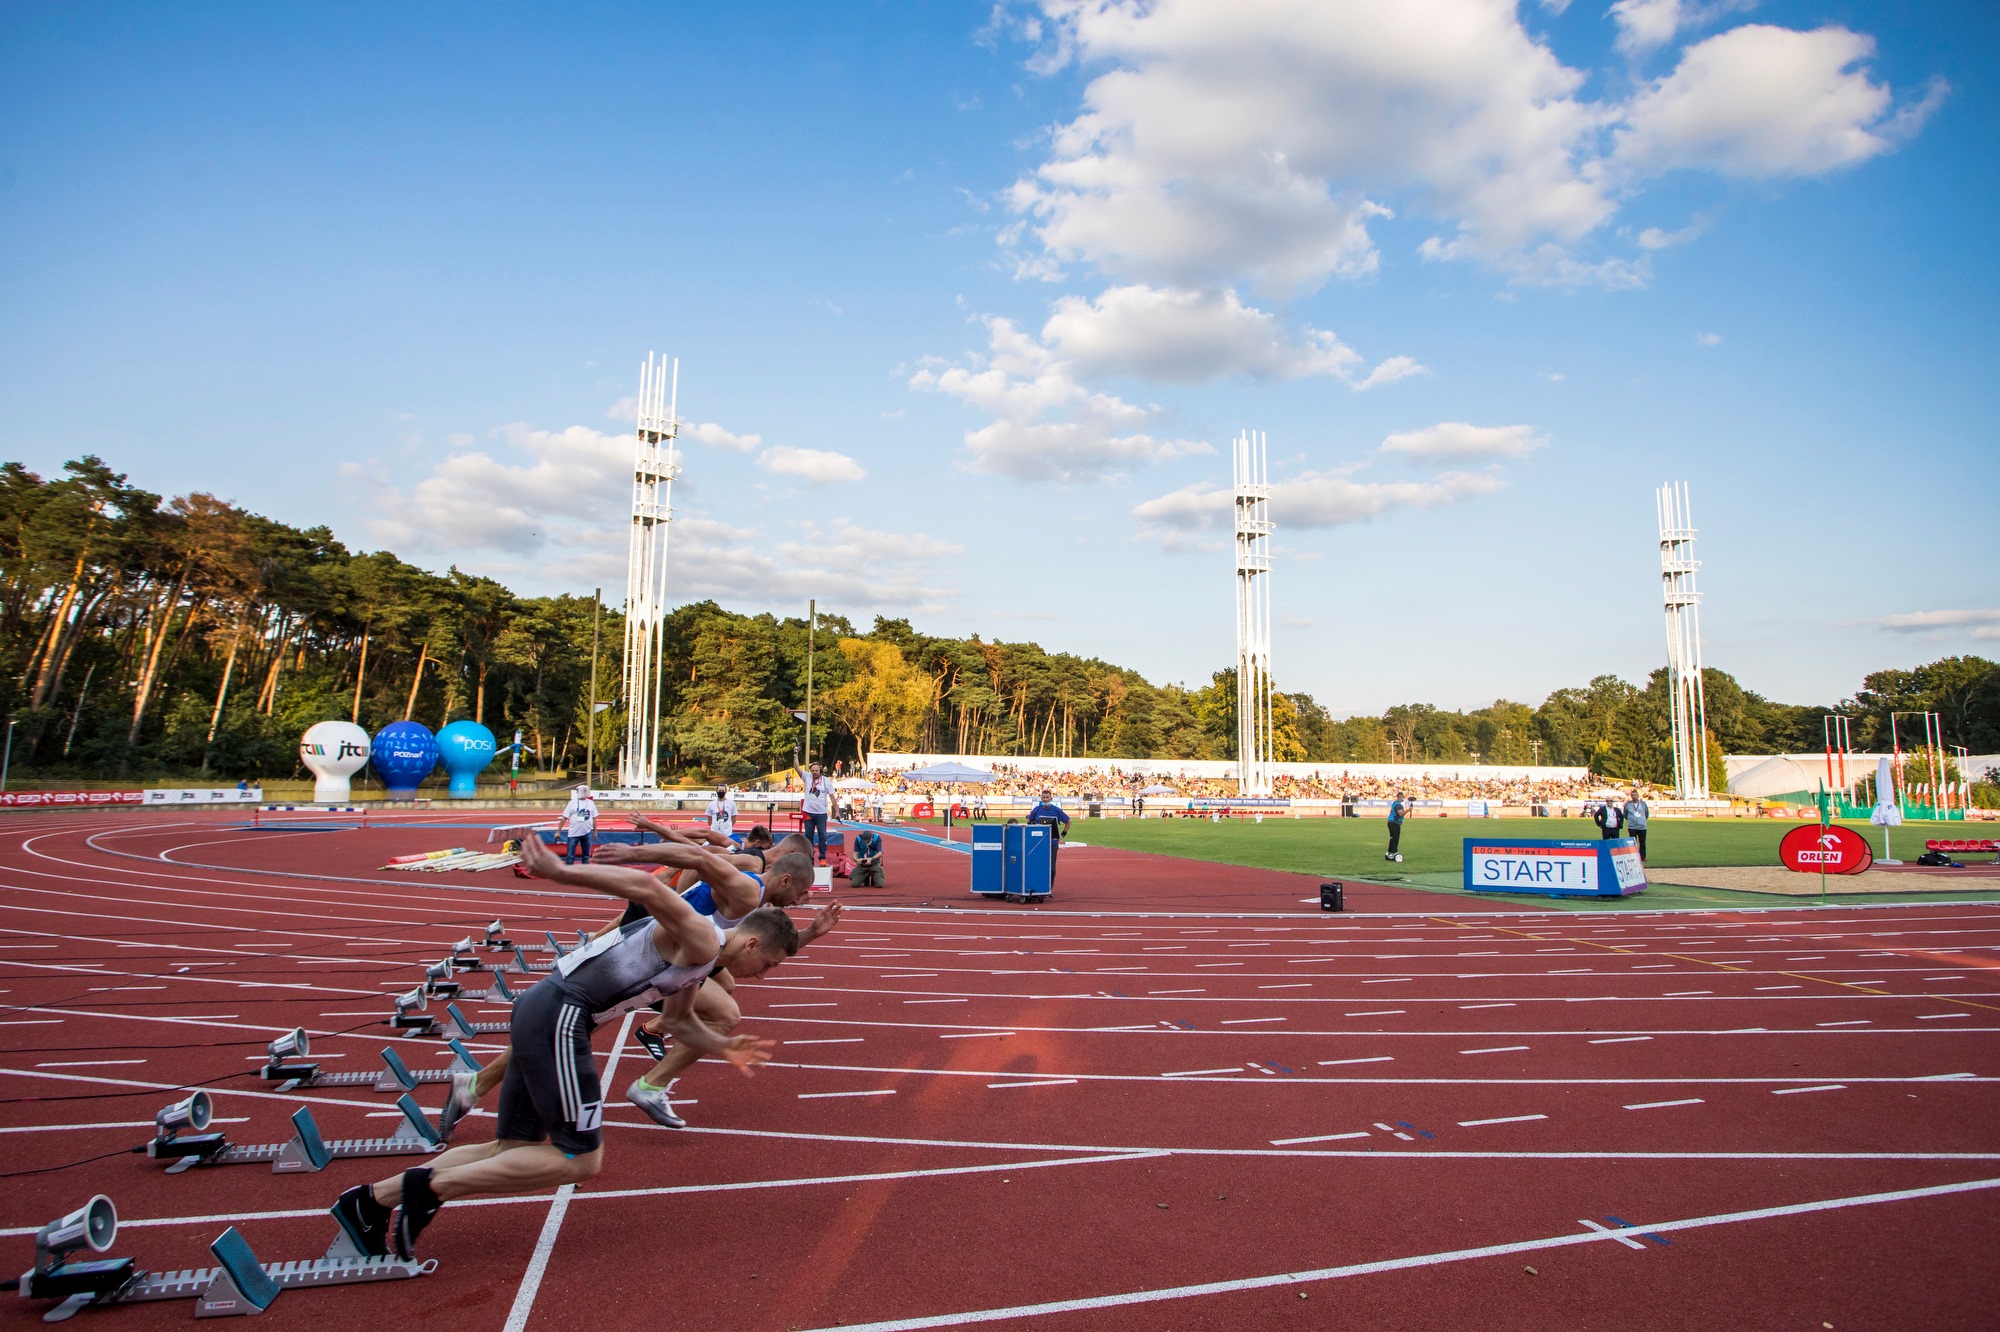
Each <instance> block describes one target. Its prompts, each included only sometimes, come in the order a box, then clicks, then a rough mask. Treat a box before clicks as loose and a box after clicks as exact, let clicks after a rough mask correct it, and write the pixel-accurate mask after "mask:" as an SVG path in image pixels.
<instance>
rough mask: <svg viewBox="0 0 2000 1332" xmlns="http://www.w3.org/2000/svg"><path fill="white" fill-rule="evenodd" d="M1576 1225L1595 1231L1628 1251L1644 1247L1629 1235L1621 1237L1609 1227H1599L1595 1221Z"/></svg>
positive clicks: (1581, 1222) (1582, 1221)
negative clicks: (1615, 1241) (1613, 1240)
mask: <svg viewBox="0 0 2000 1332" xmlns="http://www.w3.org/2000/svg"><path fill="white" fill-rule="evenodd" d="M1577 1224H1578V1225H1580V1226H1587V1227H1589V1228H1590V1229H1591V1230H1594V1231H1597V1232H1598V1233H1599V1234H1601V1235H1604V1236H1606V1237H1608V1238H1610V1239H1615V1240H1617V1241H1618V1242H1619V1243H1620V1244H1622V1245H1624V1246H1625V1247H1626V1248H1628V1249H1640V1250H1643V1249H1644V1248H1645V1247H1646V1246H1645V1245H1643V1244H1641V1243H1639V1241H1638V1240H1635V1239H1633V1238H1632V1237H1631V1236H1630V1235H1621V1234H1619V1233H1618V1232H1617V1231H1615V1230H1613V1229H1612V1228H1611V1227H1610V1226H1606V1225H1600V1224H1599V1223H1598V1222H1596V1221H1584V1220H1578V1221H1577Z"/></svg>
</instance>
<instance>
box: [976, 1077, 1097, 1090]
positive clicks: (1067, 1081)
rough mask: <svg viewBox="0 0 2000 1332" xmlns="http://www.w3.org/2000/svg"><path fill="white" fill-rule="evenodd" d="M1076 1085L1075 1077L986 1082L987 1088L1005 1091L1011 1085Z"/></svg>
mask: <svg viewBox="0 0 2000 1332" xmlns="http://www.w3.org/2000/svg"><path fill="white" fill-rule="evenodd" d="M1075 1085H1076V1079H1075V1078H1043V1079H1042V1080H1041V1081H1039V1082H989V1083H987V1084H986V1086H987V1088H988V1089H989V1090H992V1091H1004V1090H1006V1089H1007V1088H1009V1087H1074V1086H1075Z"/></svg>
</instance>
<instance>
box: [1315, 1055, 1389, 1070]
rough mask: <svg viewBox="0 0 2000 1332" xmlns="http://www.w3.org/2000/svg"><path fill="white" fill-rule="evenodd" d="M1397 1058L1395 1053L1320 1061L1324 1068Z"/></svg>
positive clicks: (1382, 1061)
mask: <svg viewBox="0 0 2000 1332" xmlns="http://www.w3.org/2000/svg"><path fill="white" fill-rule="evenodd" d="M1395 1059H1396V1056H1394V1055H1369V1056H1368V1057H1367V1058H1365V1059H1322V1060H1320V1061H1319V1062H1320V1066H1321V1067H1322V1068H1330V1067H1332V1066H1333V1065H1335V1064H1389V1063H1394V1062H1395Z"/></svg>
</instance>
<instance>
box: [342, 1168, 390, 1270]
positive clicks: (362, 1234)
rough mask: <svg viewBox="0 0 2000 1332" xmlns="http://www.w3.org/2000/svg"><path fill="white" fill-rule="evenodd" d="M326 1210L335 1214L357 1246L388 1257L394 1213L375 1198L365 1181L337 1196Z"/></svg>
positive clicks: (379, 1256) (380, 1256) (372, 1253)
mask: <svg viewBox="0 0 2000 1332" xmlns="http://www.w3.org/2000/svg"><path fill="white" fill-rule="evenodd" d="M327 1210H328V1211H330V1212H332V1213H333V1219H334V1220H335V1221H337V1222H339V1223H340V1229H341V1231H342V1232H343V1233H345V1234H346V1236H347V1238H349V1239H350V1240H353V1241H354V1247H355V1248H357V1249H359V1250H361V1252H363V1253H365V1254H369V1255H371V1256H374V1257H378V1258H382V1257H387V1256H388V1253H389V1217H390V1215H391V1214H390V1211H389V1209H388V1208H386V1207H384V1206H383V1205H382V1204H381V1203H378V1202H376V1201H375V1195H374V1194H373V1193H370V1192H369V1191H368V1186H367V1185H366V1184H356V1185H355V1186H354V1187H353V1188H351V1189H349V1190H348V1191H347V1192H345V1193H343V1194H341V1195H340V1196H339V1197H338V1198H335V1199H334V1200H333V1206H332V1207H330V1208H328V1209H327Z"/></svg>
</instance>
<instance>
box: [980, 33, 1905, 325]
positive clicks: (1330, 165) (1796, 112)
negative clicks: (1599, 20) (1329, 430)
mask: <svg viewBox="0 0 2000 1332" xmlns="http://www.w3.org/2000/svg"><path fill="white" fill-rule="evenodd" d="M1746 3H1747V0H1710V2H1709V3H1695V2H1694V0H1617V3H1616V4H1615V5H1614V6H1613V7H1612V10H1611V17H1612V18H1613V20H1614V22H1616V23H1617V25H1618V41H1619V44H1620V46H1621V47H1622V48H1623V49H1624V50H1625V51H1626V52H1627V53H1628V54H1632V55H1638V54H1643V53H1645V52H1649V51H1652V50H1656V49H1659V48H1660V47H1662V46H1664V45H1666V44H1667V43H1669V42H1670V41H1672V40H1675V39H1676V38H1677V37H1678V36H1679V35H1681V34H1684V33H1685V32H1686V31H1687V30H1688V29H1689V28H1691V27H1693V26H1696V25H1699V24H1703V23H1707V22H1710V21H1712V20H1714V19H1716V18H1717V17H1719V16H1720V15H1723V14H1725V13H1728V12H1730V11H1731V10H1734V9H1740V8H1743V7H1745V5H1746ZM1544 7H1545V8H1553V9H1555V10H1556V11H1557V12H1560V9H1561V8H1562V6H1560V5H1554V6H1551V5H1546V4H1545V6H1544ZM1519 8H1520V7H1519V6H1518V5H1516V4H1513V3H1508V2H1507V0H1398V3H1395V4H1383V3H1381V2H1380V0H1261V2H1260V3H1257V4H1249V5H1235V6H1223V5H1217V4H1213V3H1208V2H1207V0H1040V10H1041V16H1040V17H1032V18H1024V19H1020V20H1016V21H1009V22H1003V23H996V25H995V27H994V30H995V31H1000V30H1007V31H1011V32H1014V33H1016V34H1018V35H1021V36H1025V37H1027V38H1028V39H1029V40H1031V41H1039V42H1040V43H1041V46H1040V48H1039V49H1038V50H1037V51H1036V53H1035V55H1034V57H1033V58H1032V59H1031V60H1030V61H1029V62H1028V67H1029V69H1030V70H1031V71H1033V72H1038V73H1048V72H1052V71H1054V70H1056V69H1059V68H1061V67H1063V66H1066V65H1070V64H1075V65H1077V66H1080V67H1087V68H1090V69H1091V70H1092V72H1093V75H1094V77H1093V78H1092V79H1091V81H1090V82H1089V83H1088V85H1087V86H1086V87H1085V89H1084V92H1083V96H1082V105H1081V106H1080V108H1079V109H1078V113H1077V114H1076V115H1075V116H1074V117H1073V118H1071V119H1069V120H1068V121H1066V122H1064V123H1061V124H1059V125H1057V126H1056V127H1055V128H1054V130H1053V132H1052V134H1051V136H1050V140H1049V151H1048V153H1047V154H1046V156H1045V158H1044V160H1043V161H1042V162H1041V163H1040V164H1039V165H1038V166H1037V167H1036V168H1035V169H1034V170H1033V171H1032V172H1030V173H1028V174H1027V175H1025V176H1023V177H1021V178H1020V179H1019V180H1017V181H1016V182H1015V184H1014V186H1013V188H1012V189H1011V190H1010V191H1009V192H1008V195H1007V199H1008V202H1009V204H1010V205H1011V206H1012V207H1013V209H1014V210H1015V211H1016V213H1017V214H1018V215H1019V216H1020V217H1021V218H1022V219H1023V221H1024V222H1025V223H1026V227H1025V228H1023V227H1021V226H1015V227H1010V228H1007V229H1006V230H1005V231H1004V232H1003V235H1002V244H1003V246H1004V247H1005V250H1006V253H1007V254H1008V256H1009V259H1010V261H1011V262H1012V263H1013V265H1014V267H1015V270H1016V272H1017V273H1018V274H1020V275H1022V276H1024V277H1033V278H1039V279H1043V280H1050V281H1053V280H1058V279H1060V278H1061V276H1062V275H1063V272H1064V268H1065V266H1066V265H1076V264H1083V265H1089V266H1092V267H1094V268H1096V269H1097V270H1099V271H1100V272H1102V273H1104V274H1107V275H1110V276H1112V277H1113V278H1114V279H1115V280H1117V281H1121V282H1128V283H1130V282H1137V283H1142V284H1147V285H1153V286H1168V287H1177V288H1187V289H1212V288H1221V287H1226V286H1231V285H1234V284H1238V283H1243V282H1249V283H1252V284H1255V285H1256V286H1257V287H1259V288H1260V289H1262V290H1265V291H1269V292H1277V293H1297V292H1301V291H1308V290H1311V289H1313V288H1315V287H1317V286H1319V285H1320V284H1322V283H1324V282H1325V281H1326V280H1327V279H1328V278H1330V277H1334V276H1346V277H1356V276H1362V275H1366V274H1368V273H1372V272H1374V271H1376V270H1377V268H1378V267H1379V265H1380V262H1381V256H1380V254H1379V252H1378V249H1377V245H1376V242H1375V239H1374V236H1373V235H1372V231H1373V230H1374V229H1375V228H1376V227H1377V224H1378V223H1380V222H1381V221H1383V220H1385V219H1387V218H1390V217H1391V216H1393V214H1392V213H1391V211H1390V208H1391V206H1392V205H1393V206H1394V208H1395V209H1397V210H1398V211H1415V212H1418V213H1421V214H1424V215H1426V216H1428V217H1432V218H1435V219H1438V220H1440V221H1441V222H1442V223H1443V224H1444V226H1445V228H1446V231H1445V234H1443V235H1440V236H1437V237H1433V238H1432V239H1431V241H1430V242H1429V243H1428V244H1427V245H1426V247H1425V249H1424V250H1423V254H1424V256H1425V257H1426V258H1431V259H1463V258H1474V259H1479V260H1481V261H1485V262H1490V263H1494V264H1497V265H1498V266H1499V267H1500V268H1501V269H1502V271H1504V272H1506V273H1508V274H1509V275H1510V277H1511V278H1512V279H1513V280H1514V281H1515V282H1516V283H1519V284H1523V285H1534V284H1549V285H1566V286H1575V285H1584V284H1597V285H1604V286H1608V287H1613V288H1617V287H1632V286H1638V285H1642V284H1643V283H1644V282H1645V281H1646V280H1647V275H1648V274H1647V269H1646V267H1645V265H1644V262H1643V259H1640V260H1637V261H1635V260H1633V259H1630V258H1625V257H1620V256H1615V255H1614V256H1610V257H1602V256H1597V257H1593V256H1588V255H1582V254H1578V253H1573V251H1575V250H1577V249H1578V248H1579V247H1580V246H1581V245H1582V244H1583V243H1584V242H1586V240H1587V239H1589V238H1591V237H1592V236H1593V235H1594V234H1595V233H1597V232H1598V231H1599V230H1600V228H1602V227H1603V226H1604V225H1605V224H1606V223H1607V222H1608V221H1610V220H1611V219H1612V218H1613V216H1614V215H1615V214H1616V212H1617V209H1618V208H1619V206H1620V204H1621V203H1622V202H1623V201H1624V200H1625V199H1626V198H1628V197H1630V196H1632V195H1633V194H1635V193H1637V192H1638V191H1639V189H1640V188H1641V187H1642V186H1643V185H1644V184H1645V183H1646V182H1647V181H1648V180H1649V179H1651V178H1652V177H1654V176H1657V175H1659V174H1661V173H1664V172H1667V171H1672V170H1675V169H1678V168H1681V167H1689V166H1700V167H1707V168H1712V169H1714V170H1717V171H1721V172H1725V173H1728V174H1737V175H1751V176H1785V175H1811V174H1819V173H1823V172H1826V171H1831V170H1834V169H1837V168H1839V167H1842V166H1846V165H1849V164H1851V163H1853V162H1857V161H1861V160H1864V159H1865V158H1867V157H1870V156H1873V155H1875V154H1877V153H1880V152H1883V151H1886V150H1887V149H1888V148H1890V147H1891V146H1893V145H1894V144H1895V143H1896V142H1898V141H1900V140H1901V139H1903V138H1906V137H1908V136H1909V135H1910V134H1913V133H1914V132H1915V131H1916V130H1917V129H1918V128H1919V127H1920V126H1921V125H1922V123H1923V121H1924V119H1925V117H1927V116H1928V115H1929V114H1930V112H1931V111H1932V110H1933V109H1934V108H1935V106H1936V104H1937V100H1938V99H1939V98H1940V97H1941V96H1942V95H1943V87H1942V85H1941V84H1935V85H1934V86H1933V88H1932V91H1931V92H1930V93H1929V94H1928V95H1926V96H1925V97H1923V98H1921V99H1920V100H1919V101H1917V102H1916V103H1914V104H1912V105H1909V106H1907V107H1905V108H1904V109H1903V110H1902V111H1899V112H1894V113H1891V112H1890V109H1889V106H1890V101H1891V94H1890V90H1889V88H1888V87H1887V86H1886V85H1885V84H1882V83H1879V82H1877V81H1875V80H1874V79H1873V78H1871V77H1870V75H1869V73H1868V72H1867V71H1866V70H1865V69H1862V68H1858V66H1860V65H1861V64H1862V62H1864V61H1866V60H1867V59H1868V58H1869V56H1870V55H1871V54H1872V51H1873V44H1872V42H1871V41H1870V39H1868V38H1867V37H1864V36H1859V35H1857V34H1854V33H1851V32H1848V31H1847V30H1845V29H1842V28H1837V27H1829V28H1822V29H1820V30H1818V31H1817V32H1800V31H1794V30H1790V29H1784V28H1777V27H1772V26H1769V25H1744V26H1740V27H1737V28H1735V29H1733V30H1730V31H1727V32H1724V33H1722V34H1721V35H1719V36H1716V37H1713V38H1710V39H1708V40H1707V41H1704V42H1701V43H1699V44H1697V45H1694V46H1691V47H1688V48H1687V49H1686V51H1685V52H1684V53H1683V58H1682V61H1681V64H1680V67H1679V68H1678V69H1677V70H1675V71H1674V73H1672V74H1670V75H1669V76H1667V77H1666V78H1663V79H1660V80H1658V81H1656V82H1654V83H1650V84H1646V85H1644V86H1642V87H1641V88H1640V89H1639V90H1638V91H1637V93H1635V94H1633V95H1631V96H1617V95H1600V96H1597V97H1592V96H1589V95H1587V93H1586V91H1585V90H1586V88H1588V87H1591V86H1593V85H1592V78H1593V71H1590V70H1587V69H1579V68H1574V67H1571V66H1569V65H1566V64H1565V63H1563V62H1562V61H1561V60H1560V59H1558V58H1557V57H1556V55H1555V54H1554V53H1553V52H1552V51H1551V50H1550V49H1549V47H1548V46H1547V45H1545V44H1544V43H1542V42H1541V41H1539V40H1538V39H1537V38H1536V37H1535V36H1534V35H1533V34H1531V33H1530V32H1528V30H1527V29H1526V28H1525V27H1524V26H1523V24H1522V21H1521V15H1520V13H1519ZM1606 84H1607V85H1608V86H1613V87H1618V86H1624V81H1623V79H1622V78H1614V79H1611V80H1607V81H1606ZM1650 234H1651V235H1652V236H1653V237H1654V238H1655V239H1661V238H1665V237H1667V233H1664V232H1659V231H1658V230H1657V229H1653V230H1651V231H1650ZM1036 245H1039V249H1038V250H1037V249H1036V248H1035V247H1036ZM1641 245H1642V247H1643V246H1644V242H1643V241H1642V242H1641Z"/></svg>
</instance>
